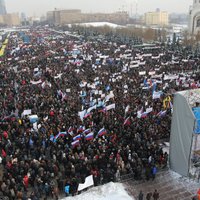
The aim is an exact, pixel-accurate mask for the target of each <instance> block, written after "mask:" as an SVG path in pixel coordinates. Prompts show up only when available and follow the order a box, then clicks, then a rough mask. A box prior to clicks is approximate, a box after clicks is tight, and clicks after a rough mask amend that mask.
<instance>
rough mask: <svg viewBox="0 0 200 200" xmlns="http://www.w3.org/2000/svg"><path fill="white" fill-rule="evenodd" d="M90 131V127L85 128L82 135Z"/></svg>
mask: <svg viewBox="0 0 200 200" xmlns="http://www.w3.org/2000/svg"><path fill="white" fill-rule="evenodd" d="M90 132H91V129H90V128H88V129H86V130H85V131H83V134H84V135H87V134H88V133H90Z"/></svg>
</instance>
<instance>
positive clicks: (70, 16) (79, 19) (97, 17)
mask: <svg viewBox="0 0 200 200" xmlns="http://www.w3.org/2000/svg"><path fill="white" fill-rule="evenodd" d="M47 20H48V22H49V23H50V24H54V25H66V24H73V23H86V22H111V23H117V24H127V23H128V20H129V16H128V13H127V12H115V13H82V12H81V10H78V9H71V10H54V11H49V12H47Z"/></svg>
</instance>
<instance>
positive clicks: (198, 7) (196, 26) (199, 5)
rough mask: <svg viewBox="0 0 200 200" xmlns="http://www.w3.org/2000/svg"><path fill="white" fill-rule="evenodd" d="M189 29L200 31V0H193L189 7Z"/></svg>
mask: <svg viewBox="0 0 200 200" xmlns="http://www.w3.org/2000/svg"><path fill="white" fill-rule="evenodd" d="M189 18H190V20H189V31H190V33H191V34H194V35H195V34H197V33H198V32H199V31H200V0H193V5H192V6H190V9H189Z"/></svg>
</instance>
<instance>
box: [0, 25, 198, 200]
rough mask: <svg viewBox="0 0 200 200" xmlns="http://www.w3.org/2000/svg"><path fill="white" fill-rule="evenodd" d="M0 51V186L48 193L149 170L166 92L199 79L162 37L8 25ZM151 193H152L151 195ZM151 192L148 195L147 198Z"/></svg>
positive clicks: (165, 123)
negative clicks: (153, 41)
mask: <svg viewBox="0 0 200 200" xmlns="http://www.w3.org/2000/svg"><path fill="white" fill-rule="evenodd" d="M8 37H9V42H8V45H7V47H6V52H5V55H4V56H3V57H1V58H0V62H1V70H0V76H1V79H0V80H1V83H0V84H1V85H0V92H1V96H0V109H1V113H0V119H1V126H0V150H1V159H0V160H1V167H2V172H1V173H2V178H1V182H0V186H1V187H0V193H1V196H4V197H8V198H9V199H24V200H25V199H28V198H30V199H32V200H36V199H40V198H45V199H48V198H51V197H53V198H55V199H58V197H59V194H60V193H65V194H66V196H69V195H72V196H73V195H76V194H77V188H78V185H79V183H83V182H84V181H85V178H86V177H87V176H89V175H93V179H94V185H95V186H97V185H101V184H104V183H108V182H110V181H119V180H120V177H121V176H123V175H125V174H129V173H132V174H133V176H134V179H136V180H139V179H141V178H142V177H143V175H145V179H146V180H149V179H154V178H155V176H156V173H157V171H158V169H159V168H163V167H166V165H167V160H168V154H167V153H166V152H163V150H162V148H161V147H160V145H159V144H160V141H162V140H168V139H169V134H170V124H171V113H172V111H173V105H172V104H173V93H175V92H176V91H180V90H185V89H189V88H198V87H200V83H199V80H200V77H199V73H198V69H199V68H198V66H199V60H198V59H197V58H193V57H190V52H187V54H186V55H183V54H182V53H181V51H172V50H170V49H169V48H167V47H164V46H160V45H155V46H153V47H152V46H150V47H149V46H142V45H141V46H138V47H135V48H133V47H132V46H129V45H128V44H126V45H124V44H123V43H120V42H110V41H108V40H106V39H104V38H101V39H98V40H92V39H91V38H90V40H87V38H84V37H77V36H73V35H65V34H59V33H57V32H54V31H52V30H49V29H38V30H27V31H24V32H20V31H19V32H12V33H10V35H9V36H8ZM154 199H156V198H154ZM157 199H158V198H157Z"/></svg>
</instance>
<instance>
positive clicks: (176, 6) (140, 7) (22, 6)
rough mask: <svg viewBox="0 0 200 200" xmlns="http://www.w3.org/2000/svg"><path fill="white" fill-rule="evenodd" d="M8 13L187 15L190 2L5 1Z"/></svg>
mask: <svg viewBox="0 0 200 200" xmlns="http://www.w3.org/2000/svg"><path fill="white" fill-rule="evenodd" d="M5 2H6V7H7V11H8V12H24V13H26V14H27V15H28V16H30V15H39V16H40V15H45V13H46V11H48V10H53V9H54V8H62V9H71V8H77V9H81V10H82V11H83V12H115V11H119V10H125V11H128V12H131V7H132V13H136V2H137V13H138V14H143V13H144V12H147V11H153V10H155V9H156V8H160V9H161V10H166V11H168V12H170V13H171V12H176V13H187V12H188V10H189V6H190V5H191V4H192V0H182V1H181V3H180V0H179V1H178V0H176V1H174V0H149V1H148V0H109V1H108V0H101V1H100V0H42V1H41V0H34V1H29V0H28V1H27V0H14V1H13V0H6V1H5Z"/></svg>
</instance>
